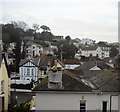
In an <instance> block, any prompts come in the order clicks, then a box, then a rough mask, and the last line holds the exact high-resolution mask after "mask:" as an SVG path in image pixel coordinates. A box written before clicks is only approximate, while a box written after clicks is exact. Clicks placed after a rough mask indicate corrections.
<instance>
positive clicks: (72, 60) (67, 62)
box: [62, 59, 81, 65]
mask: <svg viewBox="0 0 120 112" xmlns="http://www.w3.org/2000/svg"><path fill="white" fill-rule="evenodd" d="M62 62H63V63H64V64H78V65H80V64H81V63H80V61H79V60H75V59H64V60H63V61H62Z"/></svg>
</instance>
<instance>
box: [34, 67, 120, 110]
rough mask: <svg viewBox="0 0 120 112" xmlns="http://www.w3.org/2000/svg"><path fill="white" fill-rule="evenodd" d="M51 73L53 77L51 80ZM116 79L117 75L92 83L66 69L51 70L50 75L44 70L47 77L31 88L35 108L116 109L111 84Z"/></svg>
mask: <svg viewBox="0 0 120 112" xmlns="http://www.w3.org/2000/svg"><path fill="white" fill-rule="evenodd" d="M54 77H57V78H55V80H54ZM61 78H62V79H61ZM50 79H51V80H50ZM98 80H99V81H101V79H98ZM116 80H117V75H115V76H114V78H113V76H112V79H111V80H109V81H108V80H107V81H106V83H105V82H104V85H102V84H100V85H96V83H95V81H94V82H93V81H91V80H89V79H86V78H84V77H83V78H82V77H81V78H78V77H76V76H75V75H74V74H73V73H72V72H70V71H68V70H63V69H61V73H57V71H53V75H50V76H49V74H48V77H46V78H45V79H44V80H43V81H42V82H41V83H40V84H38V85H37V86H36V87H35V88H34V89H33V91H34V92H36V105H35V110H36V111H41V110H42V111H45V112H47V111H49V110H68V111H70V110H74V111H78V112H85V111H86V110H87V111H88V110H90V111H91V112H93V111H97V112H101V111H102V112H107V111H108V110H115V111H117V110H118V92H117V91H118V90H117V87H116V88H115V85H116V86H117V83H118V81H117V82H116ZM111 83H112V84H111ZM49 84H53V85H51V86H49ZM113 85H114V86H113Z"/></svg>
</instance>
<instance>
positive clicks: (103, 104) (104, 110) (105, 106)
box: [102, 101, 107, 112]
mask: <svg viewBox="0 0 120 112" xmlns="http://www.w3.org/2000/svg"><path fill="white" fill-rule="evenodd" d="M102 112H107V101H103V103H102Z"/></svg>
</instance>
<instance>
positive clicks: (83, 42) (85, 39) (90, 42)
mask: <svg viewBox="0 0 120 112" xmlns="http://www.w3.org/2000/svg"><path fill="white" fill-rule="evenodd" d="M80 44H84V45H93V44H95V40H92V39H89V38H82V40H80Z"/></svg>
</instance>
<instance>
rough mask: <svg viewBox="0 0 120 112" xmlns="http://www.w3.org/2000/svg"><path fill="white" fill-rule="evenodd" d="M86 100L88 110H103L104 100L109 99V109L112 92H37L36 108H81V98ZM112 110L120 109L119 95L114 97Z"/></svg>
mask: <svg viewBox="0 0 120 112" xmlns="http://www.w3.org/2000/svg"><path fill="white" fill-rule="evenodd" d="M82 97H84V100H86V110H102V102H103V101H107V110H109V108H110V107H109V106H110V94H104V95H96V94H74V93H71V94H66V93H62V94H53V93H37V94H36V107H35V108H36V110H79V109H80V100H82ZM112 110H118V97H117V96H113V97H112Z"/></svg>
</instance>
